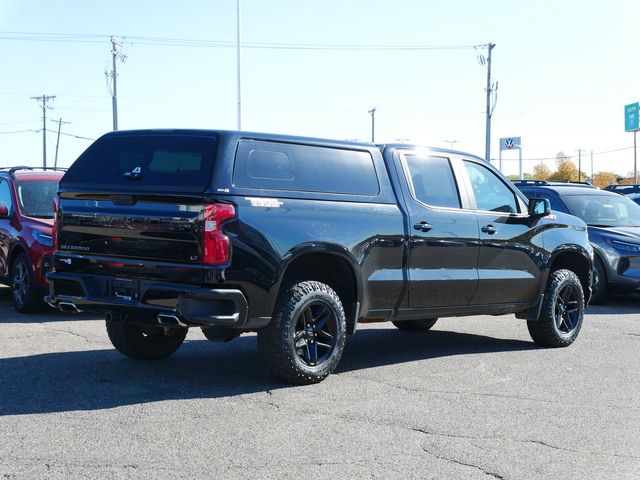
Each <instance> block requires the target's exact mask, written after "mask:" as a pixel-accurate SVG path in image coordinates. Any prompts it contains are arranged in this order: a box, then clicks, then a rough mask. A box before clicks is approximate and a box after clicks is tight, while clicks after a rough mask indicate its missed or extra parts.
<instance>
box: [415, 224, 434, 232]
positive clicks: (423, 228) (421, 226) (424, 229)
mask: <svg viewBox="0 0 640 480" xmlns="http://www.w3.org/2000/svg"><path fill="white" fill-rule="evenodd" d="M432 228H433V226H432V225H429V223H428V222H420V223H416V224H415V225H414V226H413V229H414V230H419V231H420V232H428V231H429V230H431V229H432Z"/></svg>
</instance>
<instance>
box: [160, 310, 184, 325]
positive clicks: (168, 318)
mask: <svg viewBox="0 0 640 480" xmlns="http://www.w3.org/2000/svg"><path fill="white" fill-rule="evenodd" d="M158 323H159V324H160V325H162V326H163V327H186V326H187V324H186V323H184V322H183V321H182V320H180V319H179V318H178V316H177V315H174V314H172V313H159V314H158Z"/></svg>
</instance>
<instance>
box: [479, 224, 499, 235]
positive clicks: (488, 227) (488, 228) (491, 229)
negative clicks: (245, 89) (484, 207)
mask: <svg viewBox="0 0 640 480" xmlns="http://www.w3.org/2000/svg"><path fill="white" fill-rule="evenodd" d="M480 230H481V231H482V232H483V233H488V234H489V235H493V234H494V233H496V232H497V231H498V230H496V228H495V227H494V226H493V225H485V226H484V227H482V228H481V229H480Z"/></svg>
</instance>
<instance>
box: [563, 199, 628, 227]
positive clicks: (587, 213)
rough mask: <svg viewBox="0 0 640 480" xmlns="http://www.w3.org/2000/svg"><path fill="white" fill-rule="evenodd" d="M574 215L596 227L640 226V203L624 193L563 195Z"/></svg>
mask: <svg viewBox="0 0 640 480" xmlns="http://www.w3.org/2000/svg"><path fill="white" fill-rule="evenodd" d="M563 200H564V202H565V203H566V205H567V208H569V211H570V212H571V214H572V215H575V216H576V217H580V218H581V219H582V220H584V222H585V223H586V224H587V225H591V226H594V227H636V226H640V205H637V204H636V203H634V202H632V201H631V200H629V199H628V198H627V197H624V196H622V195H611V196H609V195H576V196H573V195H571V196H566V197H563Z"/></svg>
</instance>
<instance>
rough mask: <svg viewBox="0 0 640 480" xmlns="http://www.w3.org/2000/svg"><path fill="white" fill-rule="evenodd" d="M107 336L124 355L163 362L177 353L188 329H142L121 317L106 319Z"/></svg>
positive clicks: (152, 327) (153, 327)
mask: <svg viewBox="0 0 640 480" xmlns="http://www.w3.org/2000/svg"><path fill="white" fill-rule="evenodd" d="M105 322H106V326H107V334H108V335H109V340H111V343H112V344H113V346H114V347H115V348H116V350H118V351H119V352H120V353H122V354H123V355H126V356H127V357H131V358H135V359H137V360H161V359H163V358H166V357H168V356H169V355H171V354H172V353H173V352H175V351H176V350H177V349H178V348H179V347H180V345H182V342H184V338H185V337H186V336H187V332H188V330H189V329H188V328H183V327H172V328H170V329H168V330H167V331H165V329H164V328H163V327H155V326H151V327H141V326H138V325H134V324H132V323H130V322H128V321H123V320H121V319H119V317H111V318H109V317H108V318H107V319H106V321H105Z"/></svg>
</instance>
